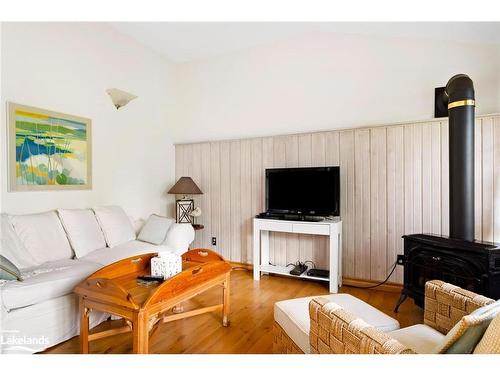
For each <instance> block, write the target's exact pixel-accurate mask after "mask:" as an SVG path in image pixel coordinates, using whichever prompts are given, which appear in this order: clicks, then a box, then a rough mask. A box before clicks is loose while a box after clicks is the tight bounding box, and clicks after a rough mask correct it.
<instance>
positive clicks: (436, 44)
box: [174, 33, 500, 143]
mask: <svg viewBox="0 0 500 375" xmlns="http://www.w3.org/2000/svg"><path fill="white" fill-rule="evenodd" d="M499 51H500V49H499V47H498V46H494V45H479V44H470V43H469V44H466V43H463V44H459V43H453V42H444V41H432V40H429V39H422V40H419V39H409V38H389V37H382V36H379V37H377V36H361V35H349V34H334V33H318V34H309V35H305V36H302V37H300V38H295V39H293V40H292V39H291V40H288V41H286V42H280V43H277V44H274V45H269V46H265V47H255V48H253V49H249V50H246V51H241V52H237V53H232V54H226V55H224V56H220V57H217V58H211V59H205V60H199V61H194V62H190V63H184V64H181V65H179V66H177V67H176V70H177V75H176V84H177V90H176V92H178V100H179V103H178V107H177V111H176V112H175V115H176V118H175V121H174V122H175V133H174V142H176V143H177V142H195V141H204V140H219V139H232V138H242V137H253V136H265V135H276V134H290V133H301V132H310V131H317V130H330V129H337V128H346V127H348V128H351V127H359V126H370V125H376V124H387V123H392V122H405V121H411V120H427V119H431V118H433V116H434V88H435V87H439V86H444V85H445V84H446V82H447V81H448V79H449V78H450V77H451V76H452V75H454V74H457V73H466V74H469V75H470V77H471V78H472V79H473V80H474V84H475V88H476V98H477V114H488V113H495V112H499V111H500V91H499V86H500V60H499Z"/></svg>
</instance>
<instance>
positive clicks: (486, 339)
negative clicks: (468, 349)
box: [474, 314, 500, 354]
mask: <svg viewBox="0 0 500 375" xmlns="http://www.w3.org/2000/svg"><path fill="white" fill-rule="evenodd" d="M474 354H500V314H497V316H496V318H495V319H493V321H492V322H491V323H490V325H489V327H488V329H487V330H486V332H485V333H484V335H483V338H482V339H481V341H479V344H477V346H476V348H475V349H474Z"/></svg>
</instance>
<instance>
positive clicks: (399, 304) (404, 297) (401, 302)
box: [394, 291, 408, 313]
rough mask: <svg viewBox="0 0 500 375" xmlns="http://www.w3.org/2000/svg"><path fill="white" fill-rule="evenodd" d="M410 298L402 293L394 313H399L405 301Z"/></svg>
mask: <svg viewBox="0 0 500 375" xmlns="http://www.w3.org/2000/svg"><path fill="white" fill-rule="evenodd" d="M407 298H408V295H407V294H406V293H405V292H404V291H403V292H401V295H400V296H399V300H398V303H397V304H396V307H395V308H394V312H395V313H397V312H398V310H399V306H401V305H402V304H403V302H404V301H406V299H407Z"/></svg>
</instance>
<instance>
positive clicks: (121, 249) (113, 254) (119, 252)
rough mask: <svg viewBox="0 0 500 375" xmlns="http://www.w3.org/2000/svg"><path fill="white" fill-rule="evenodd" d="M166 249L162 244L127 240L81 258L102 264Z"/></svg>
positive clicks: (105, 264)
mask: <svg viewBox="0 0 500 375" xmlns="http://www.w3.org/2000/svg"><path fill="white" fill-rule="evenodd" d="M159 251H168V248H166V247H164V246H156V245H152V244H150V243H147V242H142V241H129V242H126V243H122V244H121V245H118V246H115V247H113V248H104V249H99V250H95V251H92V252H91V253H90V254H87V255H86V256H84V257H83V258H82V260H85V261H89V262H94V263H99V264H101V265H103V266H107V265H108V264H111V263H114V262H117V261H119V260H122V259H125V258H129V257H133V256H135V255H141V254H147V253H156V252H159Z"/></svg>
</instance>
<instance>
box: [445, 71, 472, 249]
mask: <svg viewBox="0 0 500 375" xmlns="http://www.w3.org/2000/svg"><path fill="white" fill-rule="evenodd" d="M445 95H447V96H448V120H449V158H450V161H449V162H450V237H451V238H457V239H462V240H466V241H474V122H475V113H474V108H475V99H474V86H473V84H472V80H471V79H470V78H469V77H468V76H467V75H465V74H458V75H456V76H453V77H452V78H450V80H449V81H448V84H447V85H446V90H445Z"/></svg>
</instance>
